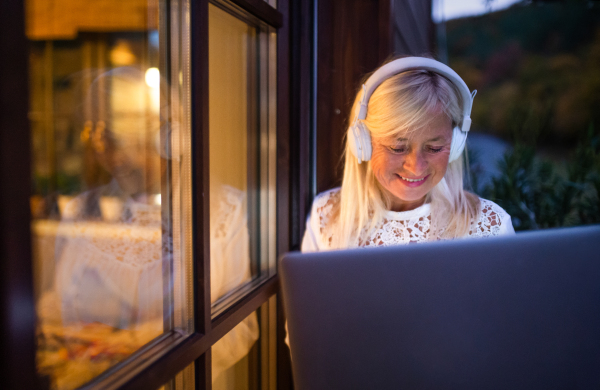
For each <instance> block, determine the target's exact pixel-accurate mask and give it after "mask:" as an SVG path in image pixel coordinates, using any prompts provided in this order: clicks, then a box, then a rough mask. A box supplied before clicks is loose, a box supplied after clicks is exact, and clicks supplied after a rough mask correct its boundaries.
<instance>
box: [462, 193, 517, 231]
mask: <svg viewBox="0 0 600 390" xmlns="http://www.w3.org/2000/svg"><path fill="white" fill-rule="evenodd" d="M507 234H515V230H514V228H513V226H512V221H511V218H510V215H508V213H507V212H506V211H504V209H503V208H502V207H500V206H498V205H497V204H496V203H494V202H492V201H490V200H487V199H481V212H480V213H479V220H478V221H477V222H476V223H475V224H474V225H473V227H472V228H471V231H470V232H469V236H472V237H489V236H500V235H507Z"/></svg>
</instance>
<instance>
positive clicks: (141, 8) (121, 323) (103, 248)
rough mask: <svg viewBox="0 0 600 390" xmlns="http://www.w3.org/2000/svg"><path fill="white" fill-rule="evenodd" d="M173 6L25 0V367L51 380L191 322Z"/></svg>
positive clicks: (181, 75)
mask: <svg viewBox="0 0 600 390" xmlns="http://www.w3.org/2000/svg"><path fill="white" fill-rule="evenodd" d="M186 4H187V2H182V3H179V2H173V4H171V3H170V2H168V1H166V0H164V1H163V0H160V1H159V0H136V1H128V2H121V1H118V0H110V1H103V2H102V3H98V2H90V3H81V4H80V3H79V2H71V1H64V0H63V1H59V0H56V1H53V2H47V1H41V0H29V1H27V35H28V37H29V38H30V40H31V52H30V88H31V90H30V96H31V105H30V118H31V128H32V140H33V144H32V151H33V152H32V156H33V183H34V188H35V190H34V196H33V197H32V199H31V207H32V214H33V216H34V220H33V221H32V233H33V242H34V272H35V288H36V297H37V312H38V323H39V326H38V341H39V342H38V369H39V371H40V373H41V374H43V375H49V376H50V378H51V383H52V387H53V388H60V389H70V388H75V387H78V386H80V385H82V384H83V383H85V382H87V381H89V380H91V379H92V378H94V377H95V376H97V375H98V374H100V373H102V372H103V371H105V370H107V369H108V368H110V367H112V366H114V365H115V364H117V363H118V362H119V361H121V360H123V359H124V358H126V357H127V356H129V355H131V354H132V353H133V352H134V351H136V350H137V349H139V348H140V347H142V346H143V345H144V344H145V343H147V342H148V341H150V340H152V339H153V338H155V337H157V336H159V335H160V334H162V333H163V332H165V331H169V330H172V329H174V328H179V329H182V330H183V331H190V330H191V326H192V324H191V318H192V315H191V309H190V306H189V305H191V300H190V299H187V298H188V294H189V293H190V289H189V287H188V286H189V285H190V281H189V280H187V278H188V277H189V275H190V272H188V271H189V267H190V266H191V262H190V259H191V253H190V248H191V247H190V244H189V235H190V234H191V227H190V226H191V223H190V221H189V214H190V213H189V210H190V199H189V198H190V195H191V192H190V191H189V188H190V185H189V181H190V167H191V164H190V161H189V160H190V153H189V140H190V136H189V132H190V130H189V129H190V127H189V118H188V112H189V110H188V108H187V104H188V102H189V93H188V89H189V71H188V65H189V60H188V53H189V48H187V47H186V46H185V45H184V44H183V43H182V42H181V40H180V39H179V38H180V37H181V36H185V34H187V32H186V31H182V30H180V29H183V28H186V27H185V26H187V24H186V23H181V22H182V21H185V20H186V18H187V17H188V15H187V7H186ZM167 7H170V8H171V9H170V12H166V11H167ZM167 15H169V17H170V18H171V22H172V23H171V25H172V26H174V27H172V29H171V31H170V32H169V31H167V29H166V27H165V26H167V25H169V24H168V23H166V20H165V17H166V16H167ZM169 33H170V34H169ZM166 47H169V48H170V50H171V51H169V52H167V51H166V50H165V48H166ZM183 232H185V234H186V235H187V236H185V235H184V234H183Z"/></svg>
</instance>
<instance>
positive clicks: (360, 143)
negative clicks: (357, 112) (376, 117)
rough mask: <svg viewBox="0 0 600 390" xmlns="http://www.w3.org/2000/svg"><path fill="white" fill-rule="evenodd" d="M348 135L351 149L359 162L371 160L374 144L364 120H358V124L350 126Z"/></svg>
mask: <svg viewBox="0 0 600 390" xmlns="http://www.w3.org/2000/svg"><path fill="white" fill-rule="evenodd" d="M347 137H348V145H349V146H350V151H351V152H352V154H353V155H354V157H356V158H357V159H358V163H359V164H360V163H361V162H363V161H369V160H370V159H371V153H372V146H371V134H370V133H369V130H368V129H367V127H366V126H365V125H364V124H363V123H362V122H358V123H357V124H356V125H353V126H350V127H349V128H348V135H347Z"/></svg>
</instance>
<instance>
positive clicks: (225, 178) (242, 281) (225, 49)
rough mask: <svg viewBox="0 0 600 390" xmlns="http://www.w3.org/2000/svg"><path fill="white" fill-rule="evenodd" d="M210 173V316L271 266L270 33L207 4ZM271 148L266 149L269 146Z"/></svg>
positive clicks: (240, 16)
mask: <svg viewBox="0 0 600 390" xmlns="http://www.w3.org/2000/svg"><path fill="white" fill-rule="evenodd" d="M208 16H209V29H208V30H209V34H208V38H209V156H210V158H209V177H210V203H211V208H210V210H211V212H210V239H211V245H210V252H211V259H210V261H211V301H212V303H213V315H217V314H218V313H219V312H220V311H222V310H224V309H225V308H227V307H228V305H230V304H231V303H232V302H234V301H235V299H236V298H237V297H239V296H241V295H243V292H244V291H247V289H248V288H249V287H248V282H250V281H252V280H258V279H260V278H263V277H265V276H268V275H269V273H270V272H271V271H272V270H273V268H274V266H273V263H274V261H273V259H274V255H273V250H274V240H272V238H271V237H272V234H273V230H274V220H273V219H272V218H274V215H275V213H274V207H275V199H274V193H275V191H274V190H273V188H272V187H274V185H275V183H274V182H275V180H274V177H275V176H274V174H275V167H274V166H273V164H274V161H275V159H274V147H273V145H274V142H275V134H274V130H275V128H274V121H272V122H273V123H271V122H270V121H271V120H272V118H271V117H270V116H269V114H273V113H274V112H275V110H274V107H272V105H273V101H274V100H275V99H274V85H275V83H274V76H275V74H276V73H275V67H274V66H272V65H271V64H270V62H269V60H270V56H271V55H273V54H274V49H275V46H274V41H273V40H270V39H273V38H274V37H275V35H274V33H272V34H271V35H270V34H269V31H270V30H269V28H268V26H266V25H263V24H261V22H259V21H257V20H253V19H252V18H250V17H249V16H248V15H245V14H243V13H241V12H240V11H239V10H237V9H233V8H228V7H227V6H225V5H224V4H221V3H219V4H218V5H212V4H210V5H209V15H208ZM271 149H272V150H271Z"/></svg>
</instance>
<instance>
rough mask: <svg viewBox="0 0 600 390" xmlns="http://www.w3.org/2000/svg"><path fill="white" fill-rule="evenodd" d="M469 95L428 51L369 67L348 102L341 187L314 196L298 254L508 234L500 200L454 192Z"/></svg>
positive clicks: (459, 190) (458, 181)
mask: <svg viewBox="0 0 600 390" xmlns="http://www.w3.org/2000/svg"><path fill="white" fill-rule="evenodd" d="M475 93H476V91H473V93H471V92H470V91H469V89H468V87H467V86H466V84H465V83H464V81H463V80H462V79H461V78H460V77H459V76H458V74H456V73H455V72H454V71H453V70H452V69H450V68H449V67H447V66H446V65H444V64H442V63H440V62H438V61H435V60H432V59H429V58H421V57H406V58H400V59H397V60H394V61H391V62H389V63H387V64H385V65H383V66H382V67H380V68H379V69H378V70H377V71H375V73H373V74H372V75H371V76H370V77H369V78H368V80H367V81H366V83H365V84H364V85H363V86H362V89H361V91H359V93H358V94H357V96H356V99H355V101H354V106H353V109H352V114H351V118H350V127H349V129H348V134H347V137H346V151H345V167H344V178H343V182H342V186H341V188H336V189H333V190H330V191H327V192H324V193H322V194H320V195H318V196H317V198H316V199H315V201H314V203H313V207H312V210H311V213H310V216H309V218H308V221H307V229H306V233H305V236H304V239H303V242H302V251H304V252H310V251H318V250H324V249H344V248H353V247H364V246H380V245H397V244H408V243H414V242H427V241H434V240H440V239H453V238H461V237H487V236H494V235H502V234H514V229H513V227H512V224H511V220H510V216H509V215H508V214H507V213H506V212H505V211H504V210H503V209H502V208H501V207H500V206H498V205H497V204H495V203H493V202H491V201H489V200H485V199H481V198H479V197H477V196H476V195H474V194H472V193H469V192H467V191H465V190H464V189H463V175H464V172H463V160H462V154H463V151H464V146H465V142H466V137H467V133H468V131H469V128H470V125H471V118H470V114H471V106H472V102H473V97H474V96H475Z"/></svg>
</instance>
